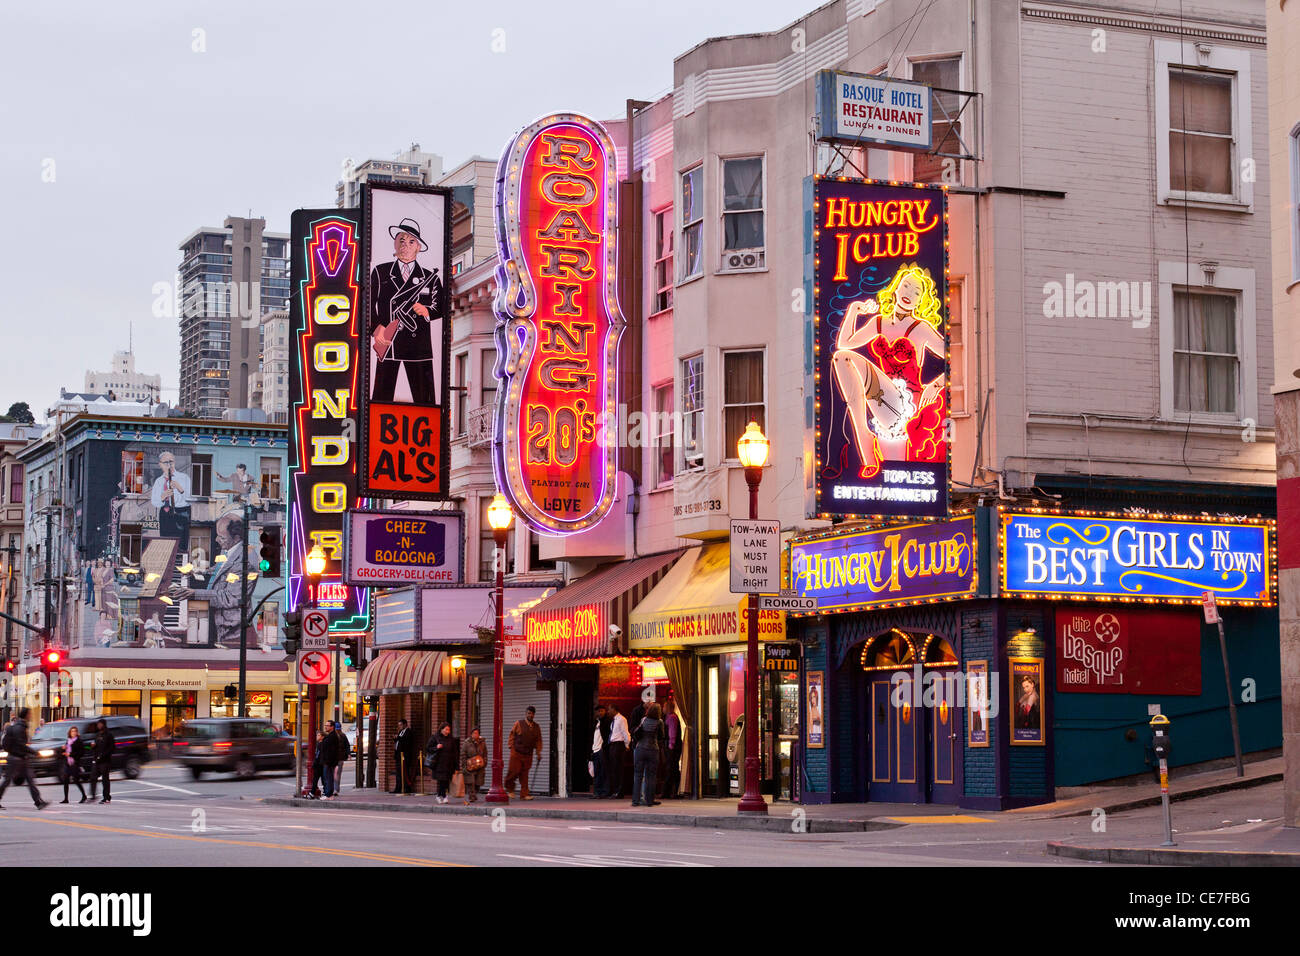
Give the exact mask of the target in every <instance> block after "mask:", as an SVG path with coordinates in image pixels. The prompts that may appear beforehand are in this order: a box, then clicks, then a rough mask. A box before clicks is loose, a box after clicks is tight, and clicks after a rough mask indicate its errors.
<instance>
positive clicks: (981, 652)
mask: <svg viewBox="0 0 1300 956" xmlns="http://www.w3.org/2000/svg"><path fill="white" fill-rule="evenodd" d="M961 622H962V627H961V660H962V669H963V670H965V669H966V667H967V664H968V662H970V661H986V662H987V663H988V667H989V673H990V678H989V681H990V684H989V687H990V690H991V689H992V686H993V685H992V676H991V675H992V673H993V671H996V670H997V669H998V652H997V646H996V641H995V640H994V627H995V626H996V623H997V615H996V613H995V612H994V609H993V608H992V607H987V608H982V609H980V610H973V611H964V612H962V616H961ZM998 683H999V690H1001V686H1000V685H1001V683H1002V682H1001V680H999V682H998ZM1003 720H1004V718H1003V717H1002V716H1001V715H999V716H998V717H995V718H993V720H991V721H990V722H989V734H990V736H991V737H992V740H991V741H990V746H988V747H972V746H971V745H970V735H969V734H968V733H967V728H965V727H963V728H962V738H963V740H964V741H965V742H964V743H963V747H964V748H965V750H964V752H963V761H962V770H963V778H964V793H965V795H966V796H968V797H996V796H997V795H998V741H999V740H1000V739H1001V738H1000V737H999V728H1000V727H1002V726H1003V723H1002V722H1003Z"/></svg>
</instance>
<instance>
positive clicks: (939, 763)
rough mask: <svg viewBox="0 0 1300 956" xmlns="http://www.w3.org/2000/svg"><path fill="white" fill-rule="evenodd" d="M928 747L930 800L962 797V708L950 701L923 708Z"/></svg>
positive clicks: (948, 801) (940, 801)
mask: <svg viewBox="0 0 1300 956" xmlns="http://www.w3.org/2000/svg"><path fill="white" fill-rule="evenodd" d="M924 710H925V714H926V736H927V741H926V743H927V748H926V749H927V750H928V751H929V761H928V764H929V767H928V777H929V794H928V800H927V802H928V803H951V804H954V805H955V804H956V803H957V802H958V799H959V798H960V797H961V791H962V784H961V780H960V769H961V743H962V741H961V728H962V713H963V711H962V709H961V708H959V707H955V706H953V705H952V704H951V703H949V702H947V701H943V702H940V703H939V704H938V705H937V706H935V707H926V708H924Z"/></svg>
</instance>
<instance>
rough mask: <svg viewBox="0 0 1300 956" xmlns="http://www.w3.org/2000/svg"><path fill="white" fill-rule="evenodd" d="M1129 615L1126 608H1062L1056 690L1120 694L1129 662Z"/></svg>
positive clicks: (1058, 617)
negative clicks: (1113, 609)
mask: <svg viewBox="0 0 1300 956" xmlns="http://www.w3.org/2000/svg"><path fill="white" fill-rule="evenodd" d="M1128 641H1129V627H1128V615H1127V614H1125V613H1124V612H1122V611H1118V612H1117V611H1094V610H1091V609H1085V610H1079V611H1058V612H1057V615H1056V689H1057V690H1059V691H1090V692H1092V693H1114V694H1120V693H1124V692H1126V691H1129V690H1131V689H1132V688H1131V687H1127V686H1125V683H1124V674H1125V671H1126V669H1127V668H1128V665H1129V646H1128Z"/></svg>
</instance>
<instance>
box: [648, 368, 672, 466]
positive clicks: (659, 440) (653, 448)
mask: <svg viewBox="0 0 1300 956" xmlns="http://www.w3.org/2000/svg"><path fill="white" fill-rule="evenodd" d="M665 390H666V391H667V392H668V409H667V412H666V413H665V412H663V411H660V403H659V396H660V395H661V394H662V393H663V392H664V391H665ZM676 402H677V387H676V384H675V383H674V382H673V380H672V379H668V380H667V381H664V382H660V383H659V384H658V385H652V386H650V407H651V415H653V416H654V417H653V422H654V426H653V428H652V429H651V434H652V435H653V436H654V440H653V442H652V443H651V445H650V461H651V465H652V466H653V470H652V471H651V474H653V475H654V477H655V481H654V484H653V485H652V489H653V488H664V487H667V486H670V485H672V483H673V476H674V475H676V474H677V405H676ZM664 414H667V416H668V430H667V432H666V433H665V432H664V431H662V430H661V429H662V426H663V423H664V421H663V416H664ZM664 438H667V439H668V440H669V442H670V443H671V444H670V451H669V462H670V464H669V467H668V473H667V474H664V473H663V461H664V458H663V454H664V450H663V439H664Z"/></svg>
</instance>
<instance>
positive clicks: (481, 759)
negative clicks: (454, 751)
mask: <svg viewBox="0 0 1300 956" xmlns="http://www.w3.org/2000/svg"><path fill="white" fill-rule="evenodd" d="M460 752H461V756H462V757H464V758H465V769H464V770H463V771H462V772H463V773H464V774H465V802H466V803H467V804H468V803H475V802H477V800H478V791H479V788H480V787H482V786H483V775H484V773H485V772H486V770H487V758H488V749H487V741H486V740H484V739H483V735H482V734H481V733H479V729H478V728H477V727H475V728H474V729H473V730H471V731H470V733H469V738H468V739H467V740H466V741H465V746H464V747H462V748H461V751H460Z"/></svg>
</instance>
